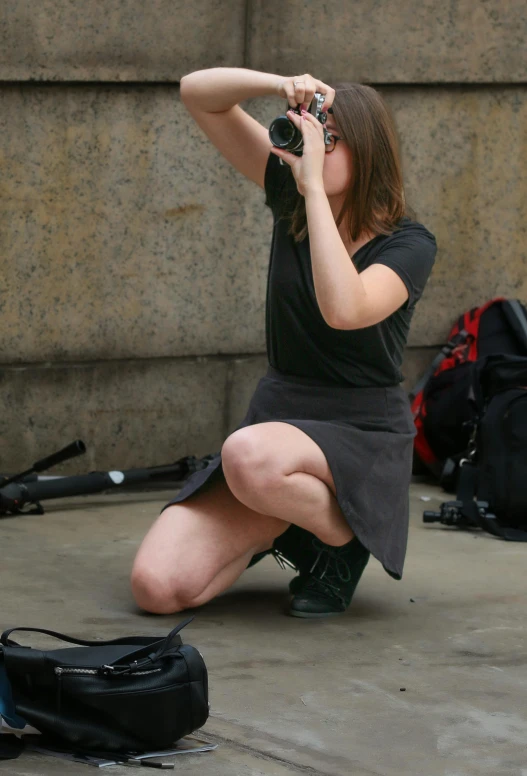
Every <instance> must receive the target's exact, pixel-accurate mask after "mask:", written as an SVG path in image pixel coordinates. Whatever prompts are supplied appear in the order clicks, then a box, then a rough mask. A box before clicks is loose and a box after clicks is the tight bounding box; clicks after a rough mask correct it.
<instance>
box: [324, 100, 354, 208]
mask: <svg viewBox="0 0 527 776" xmlns="http://www.w3.org/2000/svg"><path fill="white" fill-rule="evenodd" d="M326 129H327V130H328V132H331V134H332V135H340V132H339V130H338V128H337V125H336V124H335V119H334V118H333V116H332V115H331V114H329V116H328V120H327V122H326ZM351 165H352V158H351V151H350V149H349V147H348V146H347V145H346V142H345V141H344V140H338V141H337V145H336V146H335V148H334V150H333V151H331V153H329V154H326V156H325V157H324V169H323V173H322V177H323V180H324V190H325V192H326V194H327V196H328V197H331V196H334V197H335V196H338V195H342V194H344V193H345V192H346V191H347V190H348V188H349V185H350V182H351V172H352V166H351Z"/></svg>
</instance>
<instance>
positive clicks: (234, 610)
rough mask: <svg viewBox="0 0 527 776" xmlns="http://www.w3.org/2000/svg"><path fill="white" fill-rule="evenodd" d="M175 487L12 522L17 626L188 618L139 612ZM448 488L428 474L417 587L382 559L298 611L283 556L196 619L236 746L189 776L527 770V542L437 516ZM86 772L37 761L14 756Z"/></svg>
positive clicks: (417, 526)
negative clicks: (342, 593)
mask: <svg viewBox="0 0 527 776" xmlns="http://www.w3.org/2000/svg"><path fill="white" fill-rule="evenodd" d="M170 495H171V494H170V493H168V492H167V493H165V492H157V493H149V494H147V493H140V494H123V493H119V494H112V495H99V496H96V497H95V496H94V497H90V498H77V499H72V500H69V501H65V500H64V501H60V502H59V501H56V502H48V504H49V507H48V508H49V512H48V513H47V514H46V515H44V516H40V517H39V516H29V517H23V518H13V519H7V520H2V521H0V541H1V546H2V566H1V571H0V590H1V598H2V622H1V623H0V624H1V626H2V627H9V626H14V625H30V626H35V627H39V626H40V627H48V628H52V629H57V630H63V631H66V632H69V633H71V634H75V635H78V636H80V637H84V638H94V637H98V638H111V637H116V636H119V635H122V634H131V633H146V634H150V633H152V634H165V633H166V632H167V631H168V630H169V628H170V627H171V626H172V625H173V624H174V623H175V622H176V621H177V620H179V619H181V616H178V615H176V616H166V617H156V616H148V615H144V614H141V613H140V612H138V611H137V609H136V608H135V606H134V604H133V601H132V598H131V595H130V592H129V588H128V573H129V568H130V565H131V562H132V558H133V556H134V553H135V551H136V548H137V546H138V544H139V542H140V541H141V539H142V536H143V535H144V533H145V532H146V530H147V529H148V526H149V525H150V523H151V521H152V520H153V519H154V517H155V516H156V515H157V513H158V511H159V508H160V507H161V506H162V505H163V504H165V503H166V501H167V500H168V498H169V497H170ZM422 497H425V498H429V499H430V501H423V500H422ZM446 498H447V494H444V493H443V492H442V491H440V490H439V488H436V487H432V486H429V485H423V484H419V483H415V484H413V485H412V488H411V503H412V518H411V531H410V540H409V551H408V559H407V565H406V569H405V574H404V578H403V580H402V581H401V582H395V581H394V580H392V579H390V578H389V577H388V576H387V574H386V573H385V572H384V571H383V570H382V568H381V566H380V564H378V563H377V562H375V561H373V562H371V563H370V564H369V566H368V567H367V569H366V572H365V574H364V577H363V579H362V581H361V584H360V586H359V588H358V590H357V593H356V595H355V598H354V601H353V602H352V605H351V607H350V608H349V610H348V612H347V613H346V614H345V615H343V616H341V617H336V618H333V619H331V620H326V621H304V620H297V619H295V618H291V617H287V616H285V615H284V610H285V601H286V586H287V582H288V580H289V578H290V573H289V572H286V571H283V570H281V569H280V568H279V567H278V566H277V565H276V564H275V563H274V561H273V560H272V559H265V560H264V561H262V562H261V563H260V564H258V565H257V566H256V567H254V568H253V569H251V570H250V571H248V572H246V574H244V575H243V577H242V578H241V579H240V580H239V582H238V583H237V584H236V585H235V586H234V587H233V589H232V590H231V591H229V592H227V593H225V594H224V595H223V596H220V597H219V598H217V599H216V600H215V601H213V602H211V603H210V604H208V605H207V606H205V607H203V608H202V609H200V610H198V611H197V612H196V619H195V620H194V621H193V622H192V623H191V625H190V626H189V627H188V628H187V629H186V631H185V634H184V635H185V639H186V640H187V641H188V642H190V643H192V644H194V645H196V646H197V647H198V648H199V649H200V650H201V651H202V653H203V655H204V657H205V660H206V662H207V665H208V667H209V671H210V696H211V705H212V708H211V717H210V719H209V721H208V722H207V724H206V726H205V727H204V729H203V734H204V735H206V736H208V737H209V738H210V739H213V740H215V741H217V742H219V744H220V747H219V748H218V749H217V750H216V751H215V752H212V753H208V754H202V755H189V756H186V757H181V758H180V759H179V760H178V762H177V766H176V767H177V768H178V770H179V772H181V773H197V772H199V773H200V774H204V776H208V774H211V775H212V774H214V775H215V776H216V775H218V776H223V774H229V775H230V774H243V776H257V775H259V774H265V775H266V776H267V775H269V774H277V776H282V775H284V776H285V775H286V774H287V775H288V774H298V773H304V774H324V776H348V774H353V775H354V776H525V774H526V773H527V763H526V757H525V742H526V740H527V715H526V713H525V702H524V699H525V692H526V689H527V670H526V662H527V660H526V657H525V655H526V654H527V650H526V646H527V644H526V625H525V611H526V602H527V592H526V586H525V577H526V575H525V560H526V558H527V546H525V545H521V544H509V543H505V542H502V541H500V540H497V539H494V538H493V537H491V536H487V535H483V534H481V533H468V532H467V533H465V532H461V531H458V530H457V529H448V528H445V527H442V526H439V525H424V524H423V523H422V511H423V509H426V508H431V507H432V508H433V506H437V505H438V504H439V503H440V501H442V500H445V499H446ZM21 641H22V639H21ZM23 643H29V642H28V641H24V642H23ZM32 643H34V644H36V642H32ZM48 643H50V642H48V641H47V640H46V639H44V638H43V639H38V645H39V646H40V645H42V646H46V645H47V644H48ZM85 772H86V769H85V768H84V766H81V765H78V766H74V765H70V764H69V763H61V762H59V761H55V760H52V759H50V758H44V757H39V756H36V755H31V756H29V755H27V756H23V757H22V758H21V759H19V760H18V761H16V762H9V763H3V764H1V765H0V773H2V774H3V773H9V774H18V775H20V776H22V774H28V775H29V774H31V776H33V775H34V774H43V775H47V774H72V776H76V774H77V773H78V774H81V773H85ZM112 772H113V773H116V774H119V773H123V774H124V773H125V772H126V773H128V771H127V770H126V771H125V769H124V768H114V769H112Z"/></svg>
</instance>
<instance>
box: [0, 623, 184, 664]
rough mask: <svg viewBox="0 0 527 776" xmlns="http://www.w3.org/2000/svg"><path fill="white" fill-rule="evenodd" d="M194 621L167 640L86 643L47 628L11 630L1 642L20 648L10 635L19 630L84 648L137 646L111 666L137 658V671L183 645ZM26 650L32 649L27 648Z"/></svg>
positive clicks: (143, 638) (179, 627) (144, 638)
mask: <svg viewBox="0 0 527 776" xmlns="http://www.w3.org/2000/svg"><path fill="white" fill-rule="evenodd" d="M193 619H194V617H189V618H188V619H186V620H183V622H180V623H179V624H178V625H176V627H175V628H173V629H172V630H171V631H170V633H169V634H168V636H166V637H165V638H155V637H154V638H152V637H149V636H127V637H124V638H121V639H112V640H110V641H86V640H85V639H76V638H74V637H73V636H66V635H64V634H63V633H57V632H56V631H51V630H47V629H46V628H10V629H9V630H6V631H4V632H3V633H2V636H0V642H1V643H2V644H3V645H4V646H6V647H19V646H20V645H19V644H17V643H16V642H14V641H11V640H10V639H9V635H10V634H11V633H13V632H14V631H17V630H18V631H27V632H29V633H44V634H46V635H48V636H53V637H54V638H57V639H61V640H62V641H67V642H69V643H70V644H78V645H80V646H83V647H105V646H109V645H112V644H113V645H119V644H129V645H132V644H137V645H138V647H139V648H138V649H134V650H132V651H131V652H128V653H127V654H126V655H121V656H120V657H118V658H117V659H116V660H114V661H113V663H110V664H109V665H110V666H118V665H122V663H123V661H124V660H130V658H132V657H133V658H135V660H134V661H133V662H134V670H136V669H137V668H140V667H142V665H143V664H144V665H146V664H148V663H151V662H153V661H155V660H159V658H161V657H164V656H165V655H167V654H169V653H170V652H171V651H173V650H174V649H175V648H178V647H179V646H180V645H181V643H182V642H181V637H180V636H179V635H178V634H179V632H180V631H181V630H183V628H185V627H186V626H187V625H188V624H189V623H190V622H192V620H193ZM155 647H157V650H155V651H152V648H155ZM26 649H30V648H29V647H26ZM140 658H143V659H142V661H141V662H139V659H140Z"/></svg>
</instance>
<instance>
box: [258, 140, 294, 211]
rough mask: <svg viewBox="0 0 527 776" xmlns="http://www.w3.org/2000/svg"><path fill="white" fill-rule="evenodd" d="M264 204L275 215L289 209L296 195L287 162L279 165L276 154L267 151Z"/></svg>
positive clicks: (292, 177)
mask: <svg viewBox="0 0 527 776" xmlns="http://www.w3.org/2000/svg"><path fill="white" fill-rule="evenodd" d="M264 187H265V204H266V205H267V207H269V208H271V210H272V212H273V215H274V216H275V218H276V217H278V216H280V215H282V214H283V213H284V212H285V210H286V209H289V208H290V207H291V206H292V205H293V204H294V201H295V199H296V198H297V196H298V190H297V188H296V183H295V179H294V176H293V173H292V171H291V168H290V167H289V165H288V164H284V165H281V164H280V158H279V157H278V156H276V154H273V153H269V158H268V159H267V165H266V167H265V176H264Z"/></svg>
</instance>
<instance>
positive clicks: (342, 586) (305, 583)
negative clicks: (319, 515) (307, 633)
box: [289, 537, 370, 617]
mask: <svg viewBox="0 0 527 776" xmlns="http://www.w3.org/2000/svg"><path fill="white" fill-rule="evenodd" d="M313 544H314V547H315V548H316V549H318V555H317V558H316V560H315V563H314V564H313V567H312V569H311V573H310V574H308V575H301V576H300V577H297V578H295V579H294V580H293V582H294V583H295V585H294V588H295V590H294V597H293V599H292V601H291V605H290V609H289V614H291V615H293V616H294V617H329V616H331V615H334V614H342V613H343V612H345V611H346V609H347V608H348V606H349V605H350V603H351V599H352V596H353V593H354V592H355V588H356V587H357V585H358V583H359V579H360V578H361V576H362V572H363V571H364V569H365V568H366V565H367V563H368V560H369V558H370V553H369V551H368V550H367V549H366V548H365V547H364V546H363V545H362V544H361V543H360V542H359V540H358V539H357V538H356V537H355V538H354V539H352V540H351V542H348V544H345V545H344V546H342V547H332V546H331V545H328V544H323V543H322V542H320V541H319V540H318V539H314V541H313ZM297 580H298V581H297ZM292 592H293V591H292Z"/></svg>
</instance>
